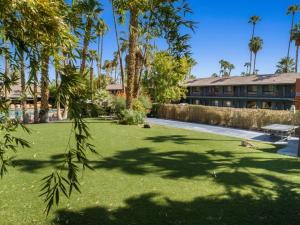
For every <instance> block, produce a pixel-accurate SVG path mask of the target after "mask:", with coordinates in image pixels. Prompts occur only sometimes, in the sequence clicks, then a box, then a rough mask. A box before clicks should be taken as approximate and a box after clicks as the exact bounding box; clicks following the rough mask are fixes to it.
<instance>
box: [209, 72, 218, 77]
mask: <svg viewBox="0 0 300 225" xmlns="http://www.w3.org/2000/svg"><path fill="white" fill-rule="evenodd" d="M211 77H219V75H218V74H217V73H213V74H212V75H211Z"/></svg>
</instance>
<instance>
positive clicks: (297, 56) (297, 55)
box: [295, 43, 300, 73]
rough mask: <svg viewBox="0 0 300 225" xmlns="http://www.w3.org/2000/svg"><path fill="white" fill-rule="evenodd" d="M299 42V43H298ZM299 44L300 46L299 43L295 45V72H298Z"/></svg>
mask: <svg viewBox="0 0 300 225" xmlns="http://www.w3.org/2000/svg"><path fill="white" fill-rule="evenodd" d="M299 44H300V43H299ZM299 46H300V45H297V46H296V67H295V71H296V73H298V61H299Z"/></svg>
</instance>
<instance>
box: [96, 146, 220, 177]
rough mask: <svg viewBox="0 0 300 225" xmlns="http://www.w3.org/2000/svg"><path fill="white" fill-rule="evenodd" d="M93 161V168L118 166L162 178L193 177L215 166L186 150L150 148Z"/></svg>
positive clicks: (204, 157) (126, 171) (114, 167)
mask: <svg viewBox="0 0 300 225" xmlns="http://www.w3.org/2000/svg"><path fill="white" fill-rule="evenodd" d="M92 163H94V164H95V167H94V168H96V169H107V170H113V169H118V170H121V171H123V172H125V173H128V174H134V175H146V174H150V173H155V174H156V175H159V176H161V177H163V178H169V179H175V178H194V177H196V176H202V175H207V174H209V171H210V170H212V169H214V168H215V167H216V165H215V163H214V161H212V160H210V159H209V157H208V156H206V155H204V154H201V153H195V152H190V151H166V152H155V151H154V150H152V149H150V148H138V149H134V150H129V151H121V152H118V153H117V154H115V155H114V156H112V157H107V158H104V159H103V160H101V161H98V162H95V161H94V162H92Z"/></svg>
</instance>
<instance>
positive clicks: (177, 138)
mask: <svg viewBox="0 0 300 225" xmlns="http://www.w3.org/2000/svg"><path fill="white" fill-rule="evenodd" d="M145 140H147V141H152V142H155V143H163V142H173V143H175V144H187V143H191V142H192V141H213V142H214V141H221V142H222V141H224V142H227V141H230V142H234V141H235V142H240V140H238V139H233V140H231V139H228V138H226V139H225V138H224V139H210V138H189V137H188V136H186V135H162V136H153V137H147V138H145Z"/></svg>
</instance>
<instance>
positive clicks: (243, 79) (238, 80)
mask: <svg viewBox="0 0 300 225" xmlns="http://www.w3.org/2000/svg"><path fill="white" fill-rule="evenodd" d="M298 78H300V73H284V74H267V75H252V76H234V77H229V78H222V77H210V78H200V79H195V80H189V81H187V83H186V86H188V87H195V86H228V85H230V86H231V85H232V86H237V85H264V84H294V83H296V79H298Z"/></svg>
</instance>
